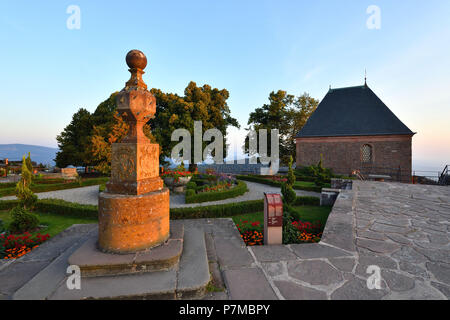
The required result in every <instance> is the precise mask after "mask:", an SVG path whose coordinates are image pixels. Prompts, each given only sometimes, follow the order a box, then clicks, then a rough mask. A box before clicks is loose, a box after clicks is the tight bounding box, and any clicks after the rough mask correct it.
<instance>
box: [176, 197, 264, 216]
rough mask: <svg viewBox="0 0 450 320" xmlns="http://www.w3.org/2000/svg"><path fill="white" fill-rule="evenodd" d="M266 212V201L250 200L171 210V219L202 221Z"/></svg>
mask: <svg viewBox="0 0 450 320" xmlns="http://www.w3.org/2000/svg"><path fill="white" fill-rule="evenodd" d="M263 210H264V201H263V200H262V199H261V200H250V201H244V202H235V203H227V204H219V205H211V206H199V207H191V208H172V209H170V219H172V220H177V219H200V218H223V217H231V216H236V215H240V214H245V213H253V212H261V211H263Z"/></svg>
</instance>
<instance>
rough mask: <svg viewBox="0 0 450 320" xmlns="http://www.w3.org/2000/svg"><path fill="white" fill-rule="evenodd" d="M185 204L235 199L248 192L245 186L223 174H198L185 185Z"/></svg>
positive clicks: (243, 183) (241, 182)
mask: <svg viewBox="0 0 450 320" xmlns="http://www.w3.org/2000/svg"><path fill="white" fill-rule="evenodd" d="M186 187H187V190H186V200H185V201H186V203H199V202H209V201H218V200H224V199H229V198H235V197H237V196H240V195H243V194H244V193H246V192H247V191H248V189H247V184H246V183H245V182H243V181H239V180H236V179H234V178H233V177H230V176H227V175H225V174H220V175H215V174H198V175H195V176H194V177H193V179H192V180H191V182H189V183H188V184H187V186H186Z"/></svg>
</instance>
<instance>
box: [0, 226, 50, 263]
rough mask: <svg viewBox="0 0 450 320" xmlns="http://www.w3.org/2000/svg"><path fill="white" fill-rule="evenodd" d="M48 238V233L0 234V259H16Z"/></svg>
mask: <svg viewBox="0 0 450 320" xmlns="http://www.w3.org/2000/svg"><path fill="white" fill-rule="evenodd" d="M49 238H50V235H49V234H45V235H43V234H40V233H38V234H36V235H32V234H31V233H29V232H25V233H24V234H21V235H14V234H10V235H7V234H5V233H4V234H1V235H0V259H4V260H7V259H17V258H20V257H21V256H23V255H25V254H27V253H28V252H30V251H31V250H33V249H35V248H37V247H39V245H41V244H42V243H44V242H45V241H47V240H48V239H49Z"/></svg>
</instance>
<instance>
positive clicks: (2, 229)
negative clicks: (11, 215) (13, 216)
mask: <svg viewBox="0 0 450 320" xmlns="http://www.w3.org/2000/svg"><path fill="white" fill-rule="evenodd" d="M3 231H5V225H4V223H3V220H2V219H0V233H2V232H3Z"/></svg>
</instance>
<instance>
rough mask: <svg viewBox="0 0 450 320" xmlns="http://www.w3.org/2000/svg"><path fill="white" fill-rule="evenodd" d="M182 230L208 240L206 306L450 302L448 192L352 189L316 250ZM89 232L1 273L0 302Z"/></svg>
mask: <svg viewBox="0 0 450 320" xmlns="http://www.w3.org/2000/svg"><path fill="white" fill-rule="evenodd" d="M182 223H184V224H185V227H195V228H198V229H202V230H203V231H204V232H205V235H206V236H205V240H206V247H207V252H208V259H209V260H210V271H211V273H212V274H213V278H215V286H218V287H220V286H221V284H222V283H223V285H224V286H225V289H224V290H222V291H218V292H210V293H208V294H207V296H206V297H205V299H255V300H271V299H333V300H340V299H356V300H360V299H370V300H372V299H444V300H445V299H448V298H449V297H450V245H449V235H450V188H448V187H439V186H423V185H407V184H399V183H384V182H361V181H355V182H354V184H353V190H346V191H343V192H342V193H340V195H339V196H338V199H337V200H336V203H335V205H334V207H333V210H332V212H331V213H330V216H329V219H328V222H327V224H326V227H325V230H324V235H323V238H322V241H321V242H320V243H318V244H292V245H281V246H271V247H267V246H257V247H246V246H245V244H244V243H243V241H242V240H241V238H240V235H239V232H238V231H237V229H236V227H235V226H234V224H233V222H232V220H231V219H198V220H183V221H182ZM77 228H79V227H77ZM85 228H86V229H85V232H84V233H83V232H79V233H75V232H74V230H75V229H73V230H72V231H71V232H68V233H67V234H65V235H64V234H62V236H59V237H55V238H54V239H51V240H49V242H48V244H47V245H42V246H41V247H39V248H37V249H36V250H35V251H33V252H31V253H29V254H27V255H25V256H24V257H22V258H20V259H18V260H17V261H14V262H12V263H10V264H7V265H3V267H1V266H0V283H1V284H2V285H1V286H0V298H11V295H12V294H13V293H14V292H15V291H16V290H17V289H19V288H20V287H21V286H23V284H24V283H26V282H27V281H29V280H30V279H31V278H32V277H33V276H34V275H35V274H36V273H38V272H39V270H41V269H43V268H45V267H46V266H47V265H48V264H49V263H50V260H51V259H54V258H55V257H58V255H60V256H61V255H62V254H64V252H63V249H64V248H66V249H65V250H73V249H74V248H73V247H74V246H76V245H77V244H78V243H82V242H81V241H80V239H81V238H83V237H86V236H87V234H88V232H90V230H91V229H90V228H91V227H85ZM77 235H78V237H79V238H76V237H77ZM69 244H72V246H70V245H69ZM45 248H47V249H46V250H44V249H45ZM55 252H56V253H55ZM371 266H377V267H379V268H380V271H381V272H380V276H381V286H380V288H379V289H372V290H371V289H369V288H368V286H367V280H368V278H369V277H370V276H371V275H372V274H370V273H367V272H368V267H371ZM372 272H373V271H372Z"/></svg>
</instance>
